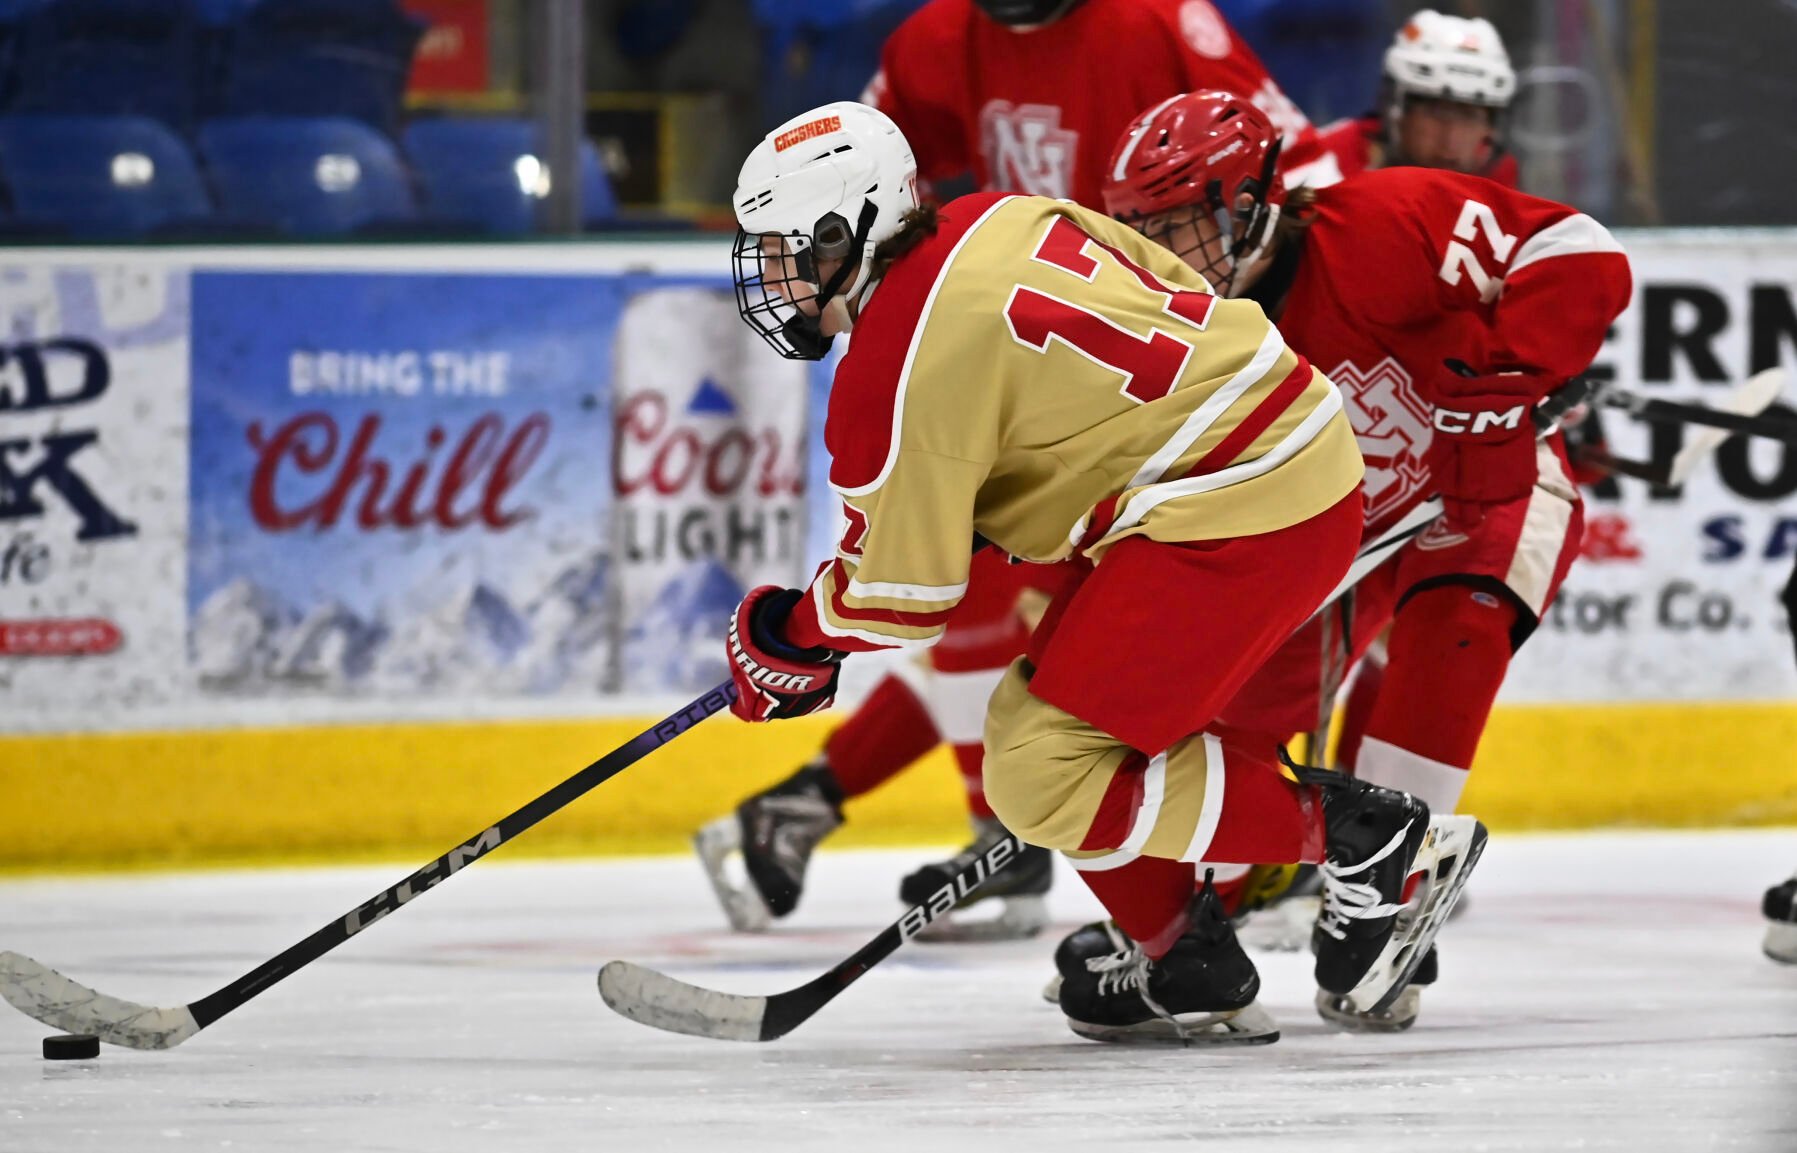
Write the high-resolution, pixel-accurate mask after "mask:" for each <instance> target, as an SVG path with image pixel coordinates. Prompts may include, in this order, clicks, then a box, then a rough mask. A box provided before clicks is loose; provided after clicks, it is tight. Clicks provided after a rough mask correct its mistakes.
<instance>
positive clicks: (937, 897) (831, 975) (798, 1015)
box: [599, 835, 1023, 1041]
mask: <svg viewBox="0 0 1797 1153" xmlns="http://www.w3.org/2000/svg"><path fill="white" fill-rule="evenodd" d="M1022 852H1023V842H1021V841H1019V840H1018V839H1017V838H1016V837H1014V836H1009V835H1007V836H1006V837H1005V838H1004V839H1003V840H1001V841H998V842H996V843H995V844H994V845H993V846H992V847H991V848H989V849H987V850H986V851H985V853H983V854H982V855H981V856H979V857H978V858H977V859H975V860H974V861H973V862H972V863H971V864H969V865H968V866H967V867H966V868H965V869H962V870H961V871H960V872H959V873H956V874H955V876H954V878H953V879H952V880H949V881H948V882H946V883H945V884H944V885H943V886H942V887H941V888H940V889H938V890H936V892H935V893H934V894H933V895H932V896H931V897H930V899H929V900H928V901H926V902H924V903H923V904H921V905H913V906H911V907H910V908H909V909H906V910H905V914H904V916H902V917H900V918H899V919H898V920H896V921H894V922H893V923H892V924H890V925H888V926H887V927H886V928H885V929H883V930H881V931H880V935H879V936H877V937H875V938H874V939H873V940H871V941H869V942H868V943H867V944H865V945H863V946H861V948H859V949H857V950H856V951H855V953H854V955H853V956H851V957H849V958H847V959H846V960H844V961H842V962H841V963H840V964H838V965H837V966H836V967H835V968H833V969H831V970H830V971H829V972H827V973H825V974H823V975H822V976H821V977H817V978H815V979H814V980H810V981H807V982H805V983H804V984H803V985H800V986H799V987H798V988H796V989H788V990H787V991H786V992H784V993H775V994H774V995H773V996H771V997H754V996H745V995H742V994H738V993H720V992H718V991H716V990H715V989H706V988H701V987H700V986H698V985H689V984H687V983H686V982H685V981H677V980H675V979H674V978H673V977H670V976H668V975H667V974H665V973H658V972H656V971H655V970H654V969H650V968H647V967H645V966H643V965H637V964H633V963H631V962H629V961H613V962H611V963H610V964H608V965H606V966H605V967H604V968H603V969H601V970H599V995H600V996H601V997H603V998H605V1003H606V1004H607V1005H610V1006H611V1007H612V1008H613V1009H614V1010H616V1011H617V1012H618V1013H619V1014H621V1015H623V1016H625V1017H628V1018H630V1019H631V1020H632V1021H636V1022H638V1023H639V1024H643V1025H648V1026H650V1027H652V1028H655V1029H665V1030H666V1031H668V1032H670V1033H686V1034H688V1035H690V1036H694V1037H711V1038H714V1039H716V1040H719V1041H773V1040H777V1039H778V1038H781V1037H784V1036H786V1034H788V1033H790V1032H792V1031H793V1030H794V1029H796V1028H798V1027H799V1026H800V1025H803V1024H804V1023H805V1022H806V1021H809V1020H810V1019H811V1018H812V1016H813V1015H815V1014H816V1013H817V1011H818V1010H819V1009H822V1008H823V1007H824V1006H825V1005H828V1004H829V1003H830V1002H831V1001H832V1000H834V999H835V998H836V995H837V994H838V993H840V992H842V991H843V990H844V989H846V988H848V987H849V986H850V985H853V984H854V983H855V982H856V981H858V980H860V979H861V975H862V974H863V973H866V972H867V971H868V970H869V969H871V968H873V967H874V966H875V965H878V964H879V963H880V962H881V961H884V960H885V959H886V958H887V957H889V956H891V955H892V954H893V953H895V952H897V951H898V948H899V946H901V945H903V944H904V943H905V942H906V941H909V940H910V939H911V938H913V937H915V936H917V934H918V933H919V932H921V931H922V929H923V927H924V926H925V925H928V924H929V923H930V922H931V921H933V920H935V919H936V918H937V917H939V916H941V915H942V914H944V913H946V912H948V911H949V910H950V909H952V908H954V907H955V905H956V904H958V903H959V902H960V901H962V900H963V899H965V898H966V897H967V896H968V895H969V894H971V893H972V892H973V891H974V890H975V889H977V888H979V887H980V885H982V884H984V883H985V881H986V878H988V877H990V876H992V875H993V874H994V873H996V872H998V871H999V870H1000V869H1002V868H1004V867H1005V866H1007V865H1009V864H1010V863H1011V862H1012V861H1013V860H1015V859H1016V858H1017V856H1018V855H1019V854H1020V853H1022Z"/></svg>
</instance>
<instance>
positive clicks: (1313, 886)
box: [1042, 865, 1322, 1004]
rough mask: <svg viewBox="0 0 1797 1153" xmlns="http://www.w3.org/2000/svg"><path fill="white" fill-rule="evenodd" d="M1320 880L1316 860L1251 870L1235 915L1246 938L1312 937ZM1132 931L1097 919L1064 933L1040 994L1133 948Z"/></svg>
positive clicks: (1297, 944) (1262, 944)
mask: <svg viewBox="0 0 1797 1153" xmlns="http://www.w3.org/2000/svg"><path fill="white" fill-rule="evenodd" d="M1321 891H1322V881H1321V880H1320V879H1319V878H1318V877H1317V869H1316V866H1315V865H1256V866H1255V867H1254V868H1253V869H1252V870H1250V871H1249V873H1248V883H1247V885H1246V887H1245V888H1244V891H1243V893H1242V907H1241V908H1240V909H1239V910H1238V911H1237V912H1236V914H1235V916H1234V917H1233V918H1232V919H1233V920H1234V922H1235V927H1236V933H1237V934H1238V936H1239V938H1240V940H1241V942H1242V944H1244V945H1246V946H1248V947H1249V948H1255V949H1269V950H1272V951H1274V952H1285V953H1290V952H1296V951H1297V950H1299V949H1302V948H1304V947H1305V945H1306V944H1308V943H1309V941H1310V931H1311V929H1312V928H1313V927H1314V926H1315V925H1316V921H1317V911H1318V909H1319V907H1320V905H1321V898H1320V897H1319V896H1318V895H1317V894H1318V893H1320V892H1321ZM1130 944H1131V942H1130V939H1129V936H1128V934H1126V933H1124V931H1123V930H1122V929H1119V928H1118V927H1117V922H1115V921H1093V922H1092V923H1091V924H1089V925H1081V926H1080V927H1079V928H1077V929H1075V930H1073V932H1071V933H1069V934H1067V935H1066V936H1065V937H1063V938H1061V943H1060V944H1059V945H1057V946H1056V947H1055V952H1054V965H1055V975H1054V976H1053V977H1051V978H1049V981H1048V984H1047V985H1046V986H1044V987H1043V989H1042V999H1043V1000H1045V1001H1048V1002H1049V1003H1051V1004H1055V1003H1058V1002H1059V998H1060V991H1061V981H1062V979H1063V978H1065V977H1066V976H1067V974H1069V973H1072V972H1075V971H1077V970H1078V969H1079V968H1080V967H1081V966H1083V965H1084V964H1085V963H1086V960H1087V959H1088V958H1091V957H1100V956H1103V955H1104V954H1106V953H1115V952H1118V951H1120V950H1123V949H1127V948H1129V946H1130Z"/></svg>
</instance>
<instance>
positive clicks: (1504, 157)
mask: <svg viewBox="0 0 1797 1153" xmlns="http://www.w3.org/2000/svg"><path fill="white" fill-rule="evenodd" d="M1384 135H1385V122H1384V119H1383V118H1382V117H1380V116H1379V115H1378V114H1376V113H1375V114H1372V115H1369V116H1362V117H1359V118H1358V119H1355V120H1337V121H1336V122H1335V123H1334V124H1328V125H1324V126H1323V127H1322V128H1318V129H1316V130H1315V131H1313V132H1308V133H1305V134H1304V136H1303V137H1302V138H1300V139H1298V140H1289V139H1288V140H1287V141H1286V147H1285V148H1284V150H1283V151H1281V153H1280V155H1279V172H1280V175H1281V177H1282V178H1283V179H1284V180H1285V186H1286V187H1287V188H1297V187H1299V186H1300V185H1302V186H1304V187H1308V188H1327V187H1329V186H1330V185H1332V184H1340V183H1341V182H1342V181H1343V180H1346V179H1347V178H1348V177H1350V176H1358V175H1360V174H1361V173H1362V172H1366V171H1368V170H1369V169H1370V168H1371V167H1372V166H1373V157H1374V153H1375V151H1376V150H1378V149H1380V148H1381V147H1382V144H1381V141H1382V140H1383V138H1384ZM1479 175H1480V176H1483V177H1485V178H1486V179H1487V180H1495V181H1496V182H1497V183H1499V184H1502V185H1503V186H1504V187H1506V188H1515V187H1516V186H1517V184H1518V183H1519V181H1518V178H1517V168H1516V157H1515V156H1513V155H1512V154H1510V153H1508V152H1498V153H1496V154H1495V155H1493V156H1492V157H1491V159H1490V160H1488V161H1487V162H1486V164H1485V167H1484V168H1483V169H1482V170H1481V171H1480V172H1479Z"/></svg>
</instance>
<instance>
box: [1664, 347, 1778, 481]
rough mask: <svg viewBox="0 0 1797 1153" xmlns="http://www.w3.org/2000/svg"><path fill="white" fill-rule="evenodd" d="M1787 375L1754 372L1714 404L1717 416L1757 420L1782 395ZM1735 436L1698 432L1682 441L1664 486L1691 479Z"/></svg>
mask: <svg viewBox="0 0 1797 1153" xmlns="http://www.w3.org/2000/svg"><path fill="white" fill-rule="evenodd" d="M1787 375H1788V374H1787V373H1786V372H1785V370H1784V369H1782V368H1768V369H1765V370H1763V371H1761V372H1756V373H1754V374H1753V375H1752V376H1750V377H1748V378H1747V379H1746V380H1745V381H1744V382H1742V383H1741V384H1739V385H1737V386H1736V387H1735V388H1734V389H1732V390H1731V391H1730V392H1729V394H1728V395H1727V396H1725V397H1723V398H1722V399H1721V400H1719V401H1717V402H1716V404H1715V405H1714V406H1713V407H1714V408H1715V409H1716V410H1717V411H1719V412H1729V413H1733V414H1734V415H1736V416H1758V415H1759V414H1760V413H1762V412H1765V411H1766V410H1767V409H1768V408H1770V407H1771V406H1772V402H1773V401H1775V400H1777V399H1778V397H1779V394H1780V393H1782V392H1783V391H1784V388H1785V379H1786V376H1787ZM1736 435H1738V434H1736V433H1732V432H1729V431H1727V430H1726V429H1720V428H1699V429H1697V430H1695V431H1694V432H1692V433H1691V435H1690V436H1689V437H1688V438H1687V439H1686V440H1685V444H1684V447H1683V448H1681V449H1679V450H1678V455H1676V456H1674V457H1673V458H1672V464H1671V466H1670V467H1669V468H1668V469H1667V474H1666V483H1667V484H1668V485H1681V484H1684V483H1685V482H1686V481H1687V480H1689V479H1691V474H1692V473H1693V472H1695V471H1696V470H1697V466H1698V465H1699V464H1701V463H1702V462H1703V460H1704V458H1705V457H1707V456H1709V455H1710V454H1711V453H1712V452H1715V451H1716V450H1717V449H1718V448H1720V447H1721V446H1722V442H1723V441H1725V440H1727V439H1728V438H1729V437H1731V436H1736Z"/></svg>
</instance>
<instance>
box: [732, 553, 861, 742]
mask: <svg viewBox="0 0 1797 1153" xmlns="http://www.w3.org/2000/svg"><path fill="white" fill-rule="evenodd" d="M804 595H805V594H804V593H802V592H800V591H799V590H797V589H783V588H781V587H779V586H778V585H762V586H760V587H759V588H755V589H751V590H750V591H749V595H748V596H746V597H744V598H743V599H742V603H741V604H739V605H737V606H736V614H735V615H734V616H732V617H731V618H730V639H729V657H730V676H731V679H732V680H734V681H735V682H736V700H735V701H734V702H733V703H732V704H731V706H730V711H731V712H733V713H735V714H736V715H737V716H739V717H741V718H742V719H743V720H745V721H756V722H759V721H779V720H785V719H786V718H788V717H802V716H804V715H806V714H807V713H815V712H818V711H819V710H822V709H827V708H829V707H830V702H832V701H834V700H835V699H836V673H837V662H839V661H841V660H842V654H841V653H839V652H837V651H835V650H834V649H795V648H793V647H792V646H791V645H788V644H787V643H785V642H784V641H783V640H781V639H780V630H781V627H782V626H783V625H784V624H785V622H786V615H787V614H788V613H790V612H791V611H792V606H793V605H795V604H797V603H798V602H799V598H800V597H803V596H804Z"/></svg>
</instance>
